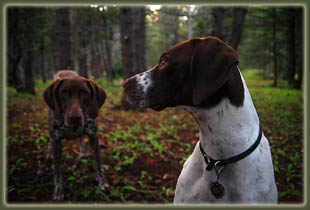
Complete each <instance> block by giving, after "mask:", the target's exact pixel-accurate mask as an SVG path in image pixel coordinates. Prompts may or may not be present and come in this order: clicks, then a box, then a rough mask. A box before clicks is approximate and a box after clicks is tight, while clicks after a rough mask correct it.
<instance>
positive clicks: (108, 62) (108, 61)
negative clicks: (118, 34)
mask: <svg viewBox="0 0 310 210" xmlns="http://www.w3.org/2000/svg"><path fill="white" fill-rule="evenodd" d="M103 21H104V22H103V38H104V46H105V48H104V52H105V53H104V55H103V57H104V66H105V71H106V75H107V79H108V80H109V81H110V82H112V81H113V72H112V39H113V33H111V32H110V30H112V29H111V28H110V30H109V25H108V24H107V21H106V17H104V19H103ZM110 33H111V34H110ZM110 39H111V40H110Z"/></svg>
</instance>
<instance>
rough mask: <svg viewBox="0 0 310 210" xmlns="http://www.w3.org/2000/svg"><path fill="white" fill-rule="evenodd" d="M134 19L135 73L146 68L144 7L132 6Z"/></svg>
mask: <svg viewBox="0 0 310 210" xmlns="http://www.w3.org/2000/svg"><path fill="white" fill-rule="evenodd" d="M134 19H135V20H136V22H135V24H134V25H133V27H134V34H135V39H134V45H135V52H136V53H135V59H136V70H135V74H136V73H140V72H143V71H145V70H146V56H145V55H146V52H145V24H146V23H145V7H135V8H134Z"/></svg>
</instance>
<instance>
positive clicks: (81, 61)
mask: <svg viewBox="0 0 310 210" xmlns="http://www.w3.org/2000/svg"><path fill="white" fill-rule="evenodd" d="M78 34H79V51H78V57H77V59H78V65H79V75H80V76H82V77H85V78H88V72H87V41H86V37H87V36H86V35H85V34H86V33H84V31H83V29H81V28H80V29H79V32H78Z"/></svg>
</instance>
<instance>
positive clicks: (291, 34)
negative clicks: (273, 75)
mask: <svg viewBox="0 0 310 210" xmlns="http://www.w3.org/2000/svg"><path fill="white" fill-rule="evenodd" d="M288 15H289V19H288V24H287V57H288V82H289V84H290V86H291V87H294V83H295V73H296V48H295V44H296V43H295V9H294V8H289V12H288Z"/></svg>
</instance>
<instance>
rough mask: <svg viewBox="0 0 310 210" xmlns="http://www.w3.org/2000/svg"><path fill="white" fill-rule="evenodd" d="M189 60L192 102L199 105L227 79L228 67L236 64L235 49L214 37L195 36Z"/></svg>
mask: <svg viewBox="0 0 310 210" xmlns="http://www.w3.org/2000/svg"><path fill="white" fill-rule="evenodd" d="M192 43H193V44H194V46H195V49H194V52H193V56H192V60H191V79H192V86H193V104H194V105H199V104H200V103H202V102H203V101H204V100H205V99H206V98H207V97H209V96H211V95H212V94H214V93H215V92H216V91H217V90H219V89H220V88H221V87H222V86H223V85H224V84H225V82H226V81H227V79H228V78H229V75H230V72H231V71H230V69H231V67H233V66H236V65H237V64H238V55H237V53H236V51H235V50H234V49H233V48H232V47H230V46H228V45H226V44H224V43H223V42H222V41H221V40H219V39H217V38H216V37H208V38H201V39H199V38H196V39H193V40H192Z"/></svg>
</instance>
